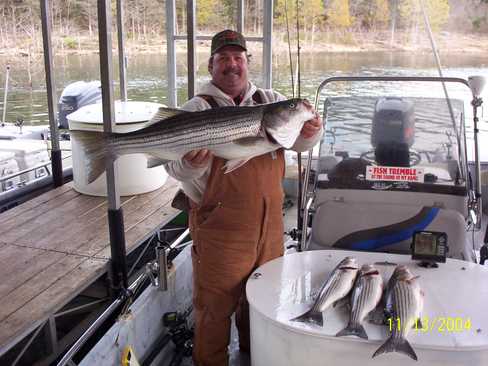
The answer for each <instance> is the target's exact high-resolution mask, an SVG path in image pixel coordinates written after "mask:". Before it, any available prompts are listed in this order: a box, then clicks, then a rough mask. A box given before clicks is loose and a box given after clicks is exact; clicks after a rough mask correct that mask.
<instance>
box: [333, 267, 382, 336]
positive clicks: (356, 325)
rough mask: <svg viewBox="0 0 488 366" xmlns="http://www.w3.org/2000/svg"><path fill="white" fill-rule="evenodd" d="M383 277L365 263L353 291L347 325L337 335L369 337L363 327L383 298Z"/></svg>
mask: <svg viewBox="0 0 488 366" xmlns="http://www.w3.org/2000/svg"><path fill="white" fill-rule="evenodd" d="M382 293H383V278H382V277H381V275H380V272H379V271H378V270H377V269H376V268H375V267H374V266H372V265H371V264H364V265H363V266H362V267H361V269H360V270H359V273H358V278H357V279H356V282H355V284H354V287H353V290H352V293H351V315H350V319H349V323H348V324H347V327H346V328H344V329H343V330H341V331H340V332H339V333H337V334H336V337H342V336H348V335H355V336H358V337H361V338H364V339H368V335H367V334H366V331H365V330H364V327H363V322H364V319H365V318H366V316H367V315H368V314H369V313H370V312H372V311H373V310H374V309H375V308H376V306H377V305H378V304H379V302H380V300H381V295H382Z"/></svg>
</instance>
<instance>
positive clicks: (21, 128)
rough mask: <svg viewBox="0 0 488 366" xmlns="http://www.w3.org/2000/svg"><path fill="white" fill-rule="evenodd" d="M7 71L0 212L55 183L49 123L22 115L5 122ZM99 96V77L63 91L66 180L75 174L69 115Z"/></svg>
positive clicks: (1, 136) (60, 110)
mask: <svg viewBox="0 0 488 366" xmlns="http://www.w3.org/2000/svg"><path fill="white" fill-rule="evenodd" d="M6 75H7V77H6V87H5V92H4V93H5V96H4V103H5V108H4V121H3V122H2V123H1V124H0V142H1V144H0V152H1V153H2V155H1V156H0V212H2V211H5V210H7V209H9V208H12V207H15V206H17V205H19V204H20V203H22V202H25V201H26V200H28V199H30V198H32V197H35V196H37V195H39V194H41V193H42V192H45V191H46V190H48V189H50V187H51V186H52V183H53V176H52V169H51V133H50V128H49V125H27V124H26V123H25V121H24V120H21V119H19V120H18V121H16V122H14V123H11V122H5V111H6V109H7V105H6V101H7V94H8V69H7V73H6ZM100 100H101V90H100V82H99V81H90V82H85V81H76V82H74V83H71V84H69V85H67V86H66V87H65V88H64V90H63V92H62V93H61V96H60V98H59V103H58V114H57V121H58V124H59V126H58V127H59V128H60V129H61V132H60V133H59V145H60V151H61V159H62V164H63V178H64V179H65V181H69V180H71V179H72V178H73V170H72V165H73V164H72V159H71V155H72V151H71V142H70V135H69V130H68V128H69V126H68V119H67V116H68V115H69V114H71V113H74V112H76V111H77V110H78V109H80V108H82V107H85V106H88V105H92V104H96V103H99V102H100Z"/></svg>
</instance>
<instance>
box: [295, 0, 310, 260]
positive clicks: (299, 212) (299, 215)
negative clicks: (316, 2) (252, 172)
mask: <svg viewBox="0 0 488 366" xmlns="http://www.w3.org/2000/svg"><path fill="white" fill-rule="evenodd" d="M298 1H299V0H296V2H295V5H296V20H297V23H296V27H297V66H296V67H297V79H296V90H297V94H296V95H297V98H300V94H301V83H300V81H301V80H300V19H299V17H298V14H299V12H298V10H299V6H298ZM293 94H295V93H293ZM297 168H298V197H297V201H298V202H297V231H298V238H297V239H298V251H302V246H301V245H300V243H301V242H302V237H303V236H304V235H305V236H306V232H305V233H304V232H303V231H304V230H307V229H306V228H305V229H304V227H303V210H302V205H303V201H302V195H303V182H302V153H301V152H297Z"/></svg>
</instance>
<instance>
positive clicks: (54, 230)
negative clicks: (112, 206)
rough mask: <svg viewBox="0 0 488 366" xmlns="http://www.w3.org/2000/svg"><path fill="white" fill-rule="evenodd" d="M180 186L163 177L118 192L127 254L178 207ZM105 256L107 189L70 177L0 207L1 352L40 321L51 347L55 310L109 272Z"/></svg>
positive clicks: (107, 253)
mask: <svg viewBox="0 0 488 366" xmlns="http://www.w3.org/2000/svg"><path fill="white" fill-rule="evenodd" d="M177 189H178V183H177V182H176V181H175V180H173V179H172V178H168V180H167V181H166V183H165V184H164V185H163V186H162V187H161V188H159V189H157V190H155V191H153V192H150V193H146V194H141V195H137V196H127V197H121V207H122V209H123V214H124V230H125V237H126V251H127V254H130V253H131V252H132V251H134V250H135V249H136V248H138V246H140V245H141V244H142V243H143V242H144V241H146V240H147V239H148V238H151V237H152V236H154V234H155V233H156V232H157V231H158V230H159V229H161V228H162V227H164V226H165V225H166V224H167V223H169V222H170V221H171V220H173V219H174V218H175V217H176V216H177V215H178V213H179V211H178V210H176V209H174V208H172V207H171V205H170V204H171V200H172V198H173V196H174V194H175V193H176V191H177ZM109 260H110V242H109V230H108V220H107V200H106V198H105V197H95V196H87V195H83V194H80V193H78V192H77V191H75V190H74V189H73V184H72V183H68V184H65V185H63V186H61V187H59V188H57V189H54V190H52V191H49V192H47V193H44V194H42V195H40V196H38V197H36V198H34V199H32V200H30V201H28V202H25V203H23V204H21V205H19V206H17V207H15V208H13V209H11V210H9V211H6V212H4V213H1V214H0V278H1V279H2V280H1V281H0V298H2V299H3V301H2V306H1V307H0V320H1V324H2V326H1V327H0V360H1V357H2V356H3V355H4V354H5V353H7V352H8V351H9V350H11V349H12V347H14V346H16V345H17V344H18V343H19V342H21V341H22V340H24V339H25V338H26V337H28V336H29V338H34V337H35V335H36V334H37V333H39V332H40V330H41V328H43V329H44V330H45V329H46V328H47V329H50V333H51V334H50V336H48V338H49V337H50V338H51V340H52V342H51V343H52V344H51V348H54V350H51V352H53V351H55V350H56V348H58V346H59V345H57V343H58V341H59V339H60V335H59V334H56V324H55V321H56V319H57V317H58V315H57V313H58V312H60V311H61V310H63V312H66V311H65V309H63V307H65V306H66V305H67V304H68V303H69V302H70V301H72V300H73V299H74V298H75V297H76V296H77V295H79V294H80V293H81V292H83V291H84V290H86V289H87V288H88V286H90V285H91V284H92V283H93V282H94V281H95V280H97V279H98V278H100V277H101V276H102V275H104V274H106V273H107V269H108V263H109ZM44 333H46V331H44ZM52 333H54V334H52ZM23 342H24V343H26V341H25V340H24V341H23ZM27 346H28V345H27ZM17 347H18V348H19V346H18V345H17ZM22 347H24V346H23V345H22ZM53 353H56V352H53ZM20 364H22V363H20Z"/></svg>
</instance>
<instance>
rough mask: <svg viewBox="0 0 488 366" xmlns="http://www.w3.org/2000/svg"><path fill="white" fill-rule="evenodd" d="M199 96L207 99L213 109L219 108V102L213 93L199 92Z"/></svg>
mask: <svg viewBox="0 0 488 366" xmlns="http://www.w3.org/2000/svg"><path fill="white" fill-rule="evenodd" d="M197 97H200V98H202V99H203V100H204V101H206V102H207V103H208V104H209V105H210V108H211V109H215V108H219V105H218V104H217V102H216V101H215V99H214V97H212V96H211V95H207V94H198V95H197Z"/></svg>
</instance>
